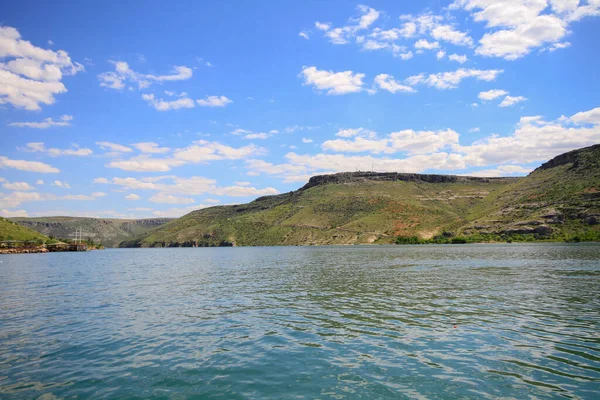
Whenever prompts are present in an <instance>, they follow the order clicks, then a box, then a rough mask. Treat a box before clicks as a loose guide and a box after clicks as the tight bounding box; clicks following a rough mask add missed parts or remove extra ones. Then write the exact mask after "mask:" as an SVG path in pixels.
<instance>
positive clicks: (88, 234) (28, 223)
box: [11, 217, 172, 247]
mask: <svg viewBox="0 0 600 400" xmlns="http://www.w3.org/2000/svg"><path fill="white" fill-rule="evenodd" d="M11 220H12V221H13V222H16V223H18V224H19V225H22V226H24V227H27V228H30V229H32V230H34V231H37V232H40V233H42V234H44V235H46V236H52V237H54V238H64V239H69V238H72V235H73V233H74V232H75V230H76V229H81V230H82V231H83V232H84V235H83V238H84V239H92V240H93V241H94V242H96V243H101V244H103V245H104V246H106V247H117V246H118V245H119V243H121V242H123V241H124V240H128V239H131V238H133V237H135V236H138V235H142V234H144V233H146V232H147V231H149V230H151V229H154V228H157V227H159V226H161V225H163V224H165V223H167V222H170V221H172V218H151V219H112V218H80V217H39V218H11Z"/></svg>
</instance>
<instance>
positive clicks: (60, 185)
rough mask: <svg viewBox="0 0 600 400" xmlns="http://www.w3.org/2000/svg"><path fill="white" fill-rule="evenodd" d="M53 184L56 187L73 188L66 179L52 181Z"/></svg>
mask: <svg viewBox="0 0 600 400" xmlns="http://www.w3.org/2000/svg"><path fill="white" fill-rule="evenodd" d="M52 186H56V187H59V188H63V189H71V185H69V184H68V183H67V182H65V181H59V180H56V181H54V182H52Z"/></svg>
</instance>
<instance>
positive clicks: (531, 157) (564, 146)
mask: <svg viewBox="0 0 600 400" xmlns="http://www.w3.org/2000/svg"><path fill="white" fill-rule="evenodd" d="M593 112H594V110H589V111H584V112H582V113H583V114H585V113H593ZM582 113H577V114H575V115H573V116H572V117H571V119H572V118H573V117H575V116H576V115H578V114H582ZM588 115H589V114H588ZM571 119H559V120H556V121H545V120H543V119H542V118H541V117H540V116H533V117H524V118H521V120H520V121H519V124H517V128H516V129H515V131H514V132H513V133H512V134H511V135H509V136H497V135H496V136H490V137H488V138H485V139H483V140H480V141H477V142H475V143H472V144H471V145H468V146H460V145H456V146H453V149H454V151H455V152H458V153H461V154H463V155H464V159H465V162H467V163H468V164H469V165H472V166H487V165H496V164H506V163H518V164H523V163H532V162H541V161H546V160H549V159H551V158H552V157H555V156H557V155H559V154H562V153H565V152H567V151H571V150H574V149H577V148H581V147H586V146H590V145H593V144H596V143H599V142H600V123H599V122H600V121H595V122H594V121H593V120H592V121H590V124H589V125H591V126H584V127H579V126H578V127H572V126H569V122H570V121H571Z"/></svg>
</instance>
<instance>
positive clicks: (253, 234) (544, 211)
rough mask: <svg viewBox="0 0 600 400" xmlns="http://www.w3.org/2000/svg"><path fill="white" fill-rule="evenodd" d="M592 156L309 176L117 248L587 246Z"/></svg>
mask: <svg viewBox="0 0 600 400" xmlns="http://www.w3.org/2000/svg"><path fill="white" fill-rule="evenodd" d="M599 160H600V145H596V146H592V147H588V148H585V149H580V150H576V151H573V152H569V153H566V154H563V155H560V156H558V157H556V158H554V159H553V160H550V161H548V162H546V163H545V164H543V165H542V166H540V167H539V168H538V169H536V170H535V171H533V172H532V173H531V174H529V175H528V176H527V177H523V178H476V177H465V176H454V175H423V174H402V173H374V172H356V173H340V174H333V175H322V176H315V177H312V178H311V179H310V180H309V182H308V183H307V184H306V185H305V186H304V187H302V188H300V189H299V190H297V191H294V192H290V193H285V194H281V195H277V196H265V197H261V198H258V199H256V200H255V201H253V202H251V203H248V204H242V205H234V206H217V207H211V208H206V209H203V210H198V211H194V212H192V213H190V214H187V215H185V216H183V217H181V218H179V219H177V220H174V221H171V222H169V223H167V224H165V225H163V226H161V227H158V228H156V229H152V230H150V231H148V232H146V233H144V234H142V235H140V236H138V237H136V238H134V239H131V240H127V241H125V242H124V243H122V245H121V246H123V247H168V246H232V245H235V246H247V245H324V244H357V243H393V242H395V241H396V240H397V238H398V237H400V238H407V237H417V238H419V239H420V240H436V239H440V238H441V239H443V238H452V237H461V238H466V239H468V240H471V241H488V240H512V239H514V240H568V239H572V238H576V239H577V238H582V239H584V240H585V239H586V238H587V239H592V240H593V239H594V238H600V225H599V224H598V222H599V220H600V164H599V162H600V161H599ZM441 239H440V240H441Z"/></svg>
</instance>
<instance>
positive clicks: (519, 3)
mask: <svg viewBox="0 0 600 400" xmlns="http://www.w3.org/2000/svg"><path fill="white" fill-rule="evenodd" d="M550 3H551V7H550V9H548V3H547V1H546V0H456V1H455V2H454V3H453V4H452V5H451V6H450V9H457V8H463V9H465V10H467V11H469V12H471V15H472V17H473V19H474V20H475V21H477V22H484V23H485V24H486V27H487V28H493V29H492V30H491V31H489V32H487V33H485V34H484V35H483V37H482V38H481V39H480V40H479V45H478V46H477V48H476V49H475V52H476V53H477V54H480V55H483V56H489V57H502V58H504V59H506V60H515V59H517V58H520V57H523V56H525V55H527V54H529V53H530V52H531V51H532V50H533V49H535V48H539V47H542V46H545V45H546V44H549V46H548V47H547V48H548V50H550V51H553V50H556V49H558V48H564V47H566V46H567V45H566V42H565V43H562V42H561V40H562V39H563V38H564V36H566V35H567V34H568V33H569V24H570V23H571V22H573V21H577V20H579V19H581V18H583V17H587V16H598V15H600V3H598V2H597V1H595V0H594V1H589V2H587V4H585V3H581V4H580V2H579V1H577V0H566V1H565V0H553V1H551V2H550Z"/></svg>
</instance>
